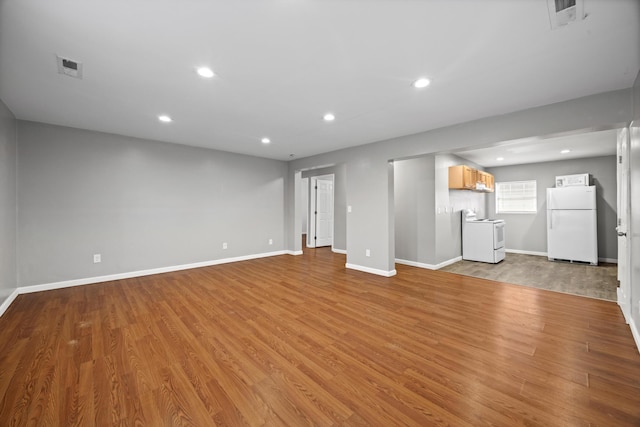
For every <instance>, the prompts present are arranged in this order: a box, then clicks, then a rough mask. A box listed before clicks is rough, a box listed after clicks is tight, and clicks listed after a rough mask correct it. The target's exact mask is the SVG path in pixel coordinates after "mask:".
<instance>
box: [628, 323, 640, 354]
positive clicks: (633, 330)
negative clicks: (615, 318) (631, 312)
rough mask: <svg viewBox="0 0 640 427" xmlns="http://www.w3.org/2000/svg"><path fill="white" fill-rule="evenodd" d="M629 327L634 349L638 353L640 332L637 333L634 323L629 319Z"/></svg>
mask: <svg viewBox="0 0 640 427" xmlns="http://www.w3.org/2000/svg"><path fill="white" fill-rule="evenodd" d="M629 326H630V327H631V334H632V335H633V340H634V341H635V342H636V347H637V348H638V352H639V353H640V331H638V327H637V326H636V322H635V321H634V320H633V318H632V319H630V322H629Z"/></svg>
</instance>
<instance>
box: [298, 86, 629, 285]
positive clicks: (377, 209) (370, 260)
mask: <svg viewBox="0 0 640 427" xmlns="http://www.w3.org/2000/svg"><path fill="white" fill-rule="evenodd" d="M631 92H632V91H631V89H625V90H620V91H614V92H607V93H602V94H598V95H592V96H587V97H584V98H579V99H574V100H570V101H566V102H560V103H557V104H552V105H546V106H542V107H537V108H532V109H528V110H524V111H519V112H515V113H510V114H504V115H501V116H493V117H488V118H485V119H480V120H476V121H472V122H467V123H462V124H457V125H453V126H449V127H444V128H440V129H435V130H432V131H429V132H423V133H420V134H416V135H409V136H404V137H399V138H394V139H391V140H386V141H381V142H377V143H373V144H368V145H364V146H359V147H352V148H348V149H344V150H338V151H333V152H330V153H324V154H320V155H317V156H312V157H306V158H302V159H297V160H294V161H292V162H290V165H289V175H288V179H287V185H288V187H287V200H286V203H287V208H286V209H285V214H286V224H287V231H286V233H287V247H288V248H289V249H291V250H296V249H298V250H299V248H300V242H297V241H296V240H298V239H295V238H294V235H296V234H295V232H294V231H295V230H298V229H299V225H298V226H296V223H295V218H296V215H297V214H298V213H299V209H300V208H299V206H297V203H296V199H295V194H296V185H295V179H294V176H295V173H296V172H297V171H300V170H305V169H309V168H312V167H316V166H320V165H327V164H337V163H345V164H346V173H347V177H348V179H347V205H350V206H352V209H353V210H352V212H351V213H349V214H347V263H348V264H351V265H357V266H360V267H364V268H366V269H369V270H378V271H380V272H386V273H388V274H391V273H392V272H393V270H394V268H395V239H394V238H393V231H394V224H395V221H394V219H393V214H394V213H393V206H394V205H393V187H391V189H390V183H392V180H393V174H392V173H390V172H389V164H388V162H389V160H393V159H401V158H409V157H414V156H420V155H424V154H430V153H437V152H448V151H452V150H456V149H462V148H467V147H472V146H483V145H487V144H490V143H495V142H500V141H508V140H513V139H519V138H526V137H533V136H541V135H553V134H557V133H561V132H568V131H575V130H577V129H588V128H597V127H600V126H611V125H612V124H615V125H620V124H621V123H625V122H628V121H629V120H630V119H631V117H632V97H631ZM365 249H371V257H366V256H365Z"/></svg>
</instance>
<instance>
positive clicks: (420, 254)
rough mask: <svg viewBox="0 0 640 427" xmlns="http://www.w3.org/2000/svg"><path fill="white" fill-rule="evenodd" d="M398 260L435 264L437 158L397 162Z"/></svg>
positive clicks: (396, 241) (395, 182)
mask: <svg viewBox="0 0 640 427" xmlns="http://www.w3.org/2000/svg"><path fill="white" fill-rule="evenodd" d="M393 166H394V205H395V245H396V248H395V254H396V255H395V256H396V258H398V259H401V260H406V261H414V262H420V263H424V264H434V263H435V246H436V245H435V243H436V236H435V199H436V197H435V156H433V155H432V156H422V157H418V158H415V159H409V160H398V161H395V162H394V165H393Z"/></svg>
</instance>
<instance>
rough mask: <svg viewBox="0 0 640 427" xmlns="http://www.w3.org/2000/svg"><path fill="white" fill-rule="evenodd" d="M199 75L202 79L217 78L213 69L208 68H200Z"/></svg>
mask: <svg viewBox="0 0 640 427" xmlns="http://www.w3.org/2000/svg"><path fill="white" fill-rule="evenodd" d="M197 71H198V74H199V75H200V77H206V78H208V79H209V78H211V77H213V76H215V73H214V72H213V71H212V70H211V68H208V67H200V68H198V70H197Z"/></svg>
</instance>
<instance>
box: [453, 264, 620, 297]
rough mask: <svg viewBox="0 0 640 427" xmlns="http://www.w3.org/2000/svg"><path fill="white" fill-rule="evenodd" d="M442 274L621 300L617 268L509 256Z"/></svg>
mask: <svg viewBox="0 0 640 427" xmlns="http://www.w3.org/2000/svg"><path fill="white" fill-rule="evenodd" d="M441 271H447V272H449V273H456V274H464V275H465V276H473V277H480V278H483V279H490V280H496V281H498V282H506V283H513V284H516V285H524V286H532V287H534V288H538V289H547V290H551V291H556V292H564V293H568V294H573V295H581V296H585V297H590V298H600V299H606V300H608V301H616V300H617V298H618V294H617V289H618V266H617V264H610V263H600V264H599V265H588V264H580V263H569V262H562V261H549V260H548V259H547V258H546V257H542V256H536V255H523V254H513V253H508V254H507V256H506V258H505V259H504V260H503V261H501V262H499V263H497V264H488V263H486V262H476V261H466V260H463V261H458V262H456V263H454V264H451V265H448V266H446V267H444V268H442V269H441Z"/></svg>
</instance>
